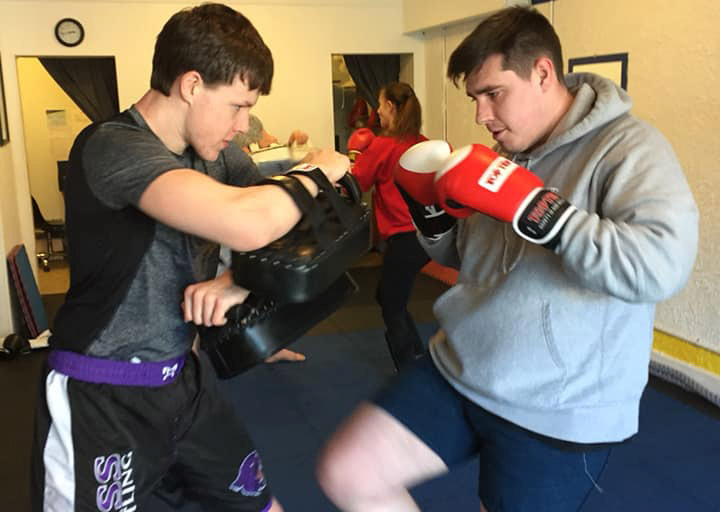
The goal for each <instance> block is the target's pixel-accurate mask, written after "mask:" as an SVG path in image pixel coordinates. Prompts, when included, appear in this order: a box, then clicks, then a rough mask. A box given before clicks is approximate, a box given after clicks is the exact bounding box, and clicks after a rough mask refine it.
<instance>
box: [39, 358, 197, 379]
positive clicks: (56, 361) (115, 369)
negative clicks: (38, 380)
mask: <svg viewBox="0 0 720 512" xmlns="http://www.w3.org/2000/svg"><path fill="white" fill-rule="evenodd" d="M48 364H49V365H50V368H52V369H53V370H55V371H57V372H60V373H62V374H63V375H67V376H68V377H72V378H73V379H77V380H82V381H85V382H95V383H97V384H114V385H117V386H145V387H159V386H165V385H166V384H170V383H171V382H173V381H174V380H175V378H176V377H177V376H178V375H180V370H182V367H183V365H184V364H185V355H182V356H180V357H176V358H175V359H168V360H167V361H148V362H142V363H131V362H129V361H115V360H113V359H101V358H98V357H90V356H84V355H82V354H78V353H77V352H69V351H67V350H51V351H50V355H48Z"/></svg>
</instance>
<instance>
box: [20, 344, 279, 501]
mask: <svg viewBox="0 0 720 512" xmlns="http://www.w3.org/2000/svg"><path fill="white" fill-rule="evenodd" d="M44 376H45V378H44V379H43V382H42V384H41V386H40V390H39V395H40V396H39V400H38V406H37V412H36V418H35V443H34V446H33V479H32V498H33V510H34V511H38V512H39V511H41V510H44V509H45V508H46V507H47V508H48V509H53V510H74V511H79V512H82V511H94V512H97V511H98V510H100V511H110V510H113V511H125V512H132V511H134V510H135V509H136V507H137V509H138V510H144V507H143V505H144V504H145V503H146V501H147V499H148V497H149V496H150V494H151V493H153V492H154V491H156V490H157V489H158V488H161V487H163V485H164V480H165V479H166V477H168V476H171V477H172V479H173V481H174V482H176V483H177V482H181V484H182V487H183V494H184V495H185V496H186V497H188V498H190V499H192V500H193V501H198V502H200V503H202V504H204V505H205V506H206V507H207V508H208V509H209V510H214V511H215V510H217V511H247V512H257V511H264V510H268V509H269V508H270V506H271V494H270V489H269V487H268V485H267V482H266V480H265V478H264V476H263V473H262V462H261V460H260V457H259V455H258V453H257V451H256V450H255V448H254V446H253V443H252V441H251V440H250V437H249V435H248V433H247V432H246V430H245V427H244V426H243V423H242V422H241V421H240V418H239V417H238V415H237V413H236V412H235V410H234V409H233V407H232V406H231V405H230V404H229V403H228V402H227V401H226V400H225V399H224V398H223V397H222V396H221V394H220V390H219V388H218V386H217V380H216V377H215V374H214V371H213V369H212V367H211V366H210V365H209V363H208V361H207V358H206V357H205V356H199V357H198V356H196V355H195V354H192V355H188V357H187V358H186V360H185V364H184V366H183V367H182V370H181V371H180V372H179V374H178V376H177V377H176V378H175V379H174V380H173V381H172V382H171V383H169V384H166V385H163V386H158V387H141V386H129V385H113V384H102V383H93V382H86V381H82V380H78V379H75V378H71V377H68V376H67V375H64V374H62V373H59V372H58V371H56V370H52V369H50V368H47V369H46V370H45V373H44Z"/></svg>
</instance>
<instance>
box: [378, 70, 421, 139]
mask: <svg viewBox="0 0 720 512" xmlns="http://www.w3.org/2000/svg"><path fill="white" fill-rule="evenodd" d="M380 92H381V93H382V94H383V95H384V96H385V99H386V100H388V101H390V102H391V103H392V104H393V105H395V108H396V109H397V119H396V122H395V126H394V129H393V130H392V133H389V135H393V136H395V137H405V136H408V135H418V134H419V133H420V127H421V125H422V109H421V107H420V102H419V101H418V99H417V96H415V91H413V89H412V87H410V86H409V85H408V84H406V83H405V82H390V83H389V84H386V85H384V86H383V87H382V89H380Z"/></svg>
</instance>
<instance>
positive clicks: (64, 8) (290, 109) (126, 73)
mask: <svg viewBox="0 0 720 512" xmlns="http://www.w3.org/2000/svg"><path fill="white" fill-rule="evenodd" d="M199 3H201V2H182V1H176V2H173V1H166V2H152V3H151V2H143V1H138V2H128V1H119V0H116V1H93V0H87V1H74V2H73V1H62V0H56V1H52V0H42V1H40V0H38V1H34V0H25V1H6V0H0V58H1V59H2V65H3V72H4V73H3V74H4V78H5V89H6V100H7V110H8V118H9V125H10V134H11V139H12V142H11V144H10V145H8V146H3V147H1V148H0V185H3V186H2V187H1V188H0V204H2V207H1V209H0V211H1V212H2V216H1V217H0V221H2V224H3V225H2V232H3V235H4V247H0V249H3V254H7V251H8V250H9V248H10V247H12V246H13V245H15V244H17V243H24V244H25V245H26V247H27V250H28V253H29V254H32V253H34V234H33V225H32V217H31V210H30V191H29V186H28V175H27V159H26V155H25V144H24V142H25V141H24V137H23V133H22V119H21V112H20V100H19V95H18V86H17V70H16V64H15V58H16V57H18V56H37V55H49V56H56V55H71V56H115V58H116V67H117V74H118V93H119V99H120V108H121V109H124V108H127V107H128V106H130V105H131V104H132V103H133V102H134V101H136V100H137V99H138V98H139V97H140V96H141V95H142V94H143V93H144V92H145V91H146V90H147V88H148V85H149V79H150V70H151V60H152V50H153V45H154V41H155V37H156V35H157V33H158V32H159V31H160V29H161V28H162V25H163V23H164V22H165V21H166V20H167V18H169V17H170V16H171V15H172V14H173V13H174V12H176V11H177V10H179V9H180V8H182V7H185V6H187V5H195V4H199ZM228 4H229V5H231V6H232V7H234V8H236V9H238V10H239V11H241V12H242V13H243V14H245V15H247V16H248V18H250V20H251V21H252V22H253V23H254V24H255V26H256V27H257V28H258V30H259V31H260V33H261V34H262V35H263V38H264V39H265V42H266V43H267V44H268V46H269V47H270V49H271V50H272V52H273V56H274V59H275V69H276V73H275V79H274V81H273V89H272V92H271V95H270V96H269V97H264V98H261V99H260V101H259V102H258V105H257V107H256V110H255V113H256V114H258V115H259V116H260V117H261V118H262V120H263V123H264V124H265V125H266V126H267V127H268V129H269V130H270V131H272V133H274V134H276V135H277V136H278V137H279V138H281V139H282V138H284V137H285V135H287V134H289V133H290V131H291V130H292V129H294V128H298V127H300V128H303V129H304V130H305V131H306V132H308V133H309V134H310V136H311V139H312V141H313V143H314V144H315V145H318V146H327V147H332V145H333V142H334V141H333V127H332V119H333V115H332V114H333V113H332V104H333V102H332V75H331V58H330V55H331V54H332V53H411V54H414V55H415V63H414V66H413V69H414V76H415V80H414V81H415V89H416V91H417V94H418V96H419V97H420V99H421V101H424V95H425V90H424V83H425V80H424V77H425V65H424V62H425V59H424V43H423V41H422V39H421V38H418V37H415V36H407V35H403V34H402V31H403V30H402V23H401V21H402V4H401V0H296V1H293V0H286V1H277V0H266V1H264V2H262V3H242V2H228ZM64 17H73V18H77V19H78V20H80V21H81V22H82V23H83V25H84V28H85V41H84V42H83V43H82V44H81V45H80V46H78V47H76V48H65V47H63V46H61V45H60V44H59V43H57V42H56V41H55V38H54V34H53V30H54V26H55V23H56V22H57V21H58V20H59V19H61V18H64ZM8 293H9V291H8V287H7V284H6V283H4V281H3V280H2V279H0V322H1V321H2V318H4V316H3V315H5V314H6V313H5V311H4V310H7V308H6V307H5V308H4V307H3V303H4V302H6V299H5V297H6V296H8ZM9 330H10V329H9V327H8V325H4V324H2V323H0V335H2V334H5V333H6V332H7V331H9Z"/></svg>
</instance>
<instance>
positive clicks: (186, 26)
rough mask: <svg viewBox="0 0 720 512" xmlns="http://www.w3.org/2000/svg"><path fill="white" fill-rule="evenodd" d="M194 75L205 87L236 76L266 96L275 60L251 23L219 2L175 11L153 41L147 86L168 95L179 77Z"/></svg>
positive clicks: (224, 82)
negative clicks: (187, 73) (153, 49)
mask: <svg viewBox="0 0 720 512" xmlns="http://www.w3.org/2000/svg"><path fill="white" fill-rule="evenodd" d="M188 71H197V72H198V73H200V75H201V76H202V79H203V81H204V82H205V83H206V84H207V85H209V86H213V85H218V84H227V85H229V84H232V82H233V80H234V79H235V77H236V76H239V77H240V79H242V80H243V81H244V82H245V83H246V84H247V86H248V88H249V89H250V90H255V89H258V90H259V91H260V93H261V94H268V93H269V92H270V85H271V83H272V77H273V58H272V53H270V49H269V48H268V47H267V46H266V45H265V43H264V42H263V40H262V38H261V37H260V34H259V33H258V31H257V30H256V29H255V27H254V26H253V24H252V23H250V20H248V19H247V18H246V17H245V16H243V15H242V14H240V13H239V12H237V11H235V10H234V9H231V8H230V7H228V6H226V5H222V4H212V3H206V4H202V5H199V6H197V7H192V8H187V9H183V10H181V11H179V12H177V13H175V14H174V15H173V16H172V17H171V18H170V19H169V20H168V21H167V22H166V23H165V26H163V28H162V30H161V31H160V34H158V37H157V41H156V42H155V54H154V55H153V70H152V76H151V78H150V87H151V88H153V89H155V90H158V91H160V92H162V93H163V94H165V95H166V96H169V95H170V87H171V86H172V84H173V82H174V81H175V79H176V78H177V77H179V76H180V75H182V74H183V73H186V72H188Z"/></svg>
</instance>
